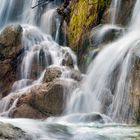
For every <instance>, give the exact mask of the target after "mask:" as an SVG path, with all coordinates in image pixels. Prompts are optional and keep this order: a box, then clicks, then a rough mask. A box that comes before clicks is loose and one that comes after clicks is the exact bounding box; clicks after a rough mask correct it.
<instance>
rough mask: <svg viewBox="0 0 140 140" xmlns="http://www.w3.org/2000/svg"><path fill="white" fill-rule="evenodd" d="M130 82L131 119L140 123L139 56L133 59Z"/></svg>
mask: <svg viewBox="0 0 140 140" xmlns="http://www.w3.org/2000/svg"><path fill="white" fill-rule="evenodd" d="M129 82H130V87H129V88H130V89H129V92H130V93H129V100H130V103H131V104H130V111H131V113H132V115H131V118H130V120H129V121H130V122H132V123H138V124H140V58H139V57H137V56H136V57H134V59H133V67H132V70H131V75H130V81H129Z"/></svg>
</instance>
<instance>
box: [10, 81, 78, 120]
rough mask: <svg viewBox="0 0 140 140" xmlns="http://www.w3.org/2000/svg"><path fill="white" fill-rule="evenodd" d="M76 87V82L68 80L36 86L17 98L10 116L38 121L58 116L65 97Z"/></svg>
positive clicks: (61, 110) (62, 107)
mask: <svg viewBox="0 0 140 140" xmlns="http://www.w3.org/2000/svg"><path fill="white" fill-rule="evenodd" d="M76 87H77V82H76V81H74V80H68V79H55V80H53V81H52V82H49V83H44V84H41V85H36V86H34V87H32V88H31V90H29V91H28V92H26V94H24V95H23V96H21V97H20V98H19V101H18V103H17V107H16V108H14V109H13V110H11V112H10V115H11V117H14V118H22V117H25V118H39V119H40V118H46V117H49V116H56V115H60V114H61V113H62V112H63V109H64V105H65V101H66V99H65V98H66V96H67V97H68V94H70V93H71V92H72V91H73V90H74V89H75V88H76ZM66 91H67V92H66ZM66 93H67V95H66Z"/></svg>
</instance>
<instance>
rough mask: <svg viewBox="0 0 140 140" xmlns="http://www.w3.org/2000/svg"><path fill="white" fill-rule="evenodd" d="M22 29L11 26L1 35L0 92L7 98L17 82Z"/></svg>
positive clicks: (17, 26)
mask: <svg viewBox="0 0 140 140" xmlns="http://www.w3.org/2000/svg"><path fill="white" fill-rule="evenodd" d="M21 34H22V27H21V26H20V25H9V26H8V27H6V28H5V29H4V30H3V31H1V33H0V68H1V71H0V91H1V96H2V97H4V96H6V95H7V94H8V93H9V92H10V90H11V86H12V84H13V83H14V81H15V80H16V72H17V69H18V64H19V61H20V58H21V55H22V46H21Z"/></svg>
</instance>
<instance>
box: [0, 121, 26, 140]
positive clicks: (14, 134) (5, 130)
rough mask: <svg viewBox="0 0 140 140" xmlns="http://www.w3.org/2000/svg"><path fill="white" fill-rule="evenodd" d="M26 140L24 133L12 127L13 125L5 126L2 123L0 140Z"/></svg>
mask: <svg viewBox="0 0 140 140" xmlns="http://www.w3.org/2000/svg"><path fill="white" fill-rule="evenodd" d="M20 139H26V138H25V134H24V132H23V131H22V130H21V129H19V128H17V127H14V126H12V125H11V124H5V123H2V122H0V140H20Z"/></svg>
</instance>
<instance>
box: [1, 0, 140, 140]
mask: <svg viewBox="0 0 140 140" xmlns="http://www.w3.org/2000/svg"><path fill="white" fill-rule="evenodd" d="M62 2H63V0H54V1H53V2H52V1H49V2H47V4H46V5H43V6H39V7H36V8H34V9H31V5H32V6H35V5H36V4H38V1H37V0H34V1H33V3H32V1H29V0H20V1H19V0H9V1H7V0H0V4H1V8H0V28H3V27H4V26H5V25H7V24H9V23H15V22H18V23H20V24H21V27H22V29H23V32H22V37H21V40H22V44H21V45H22V47H23V50H24V51H23V55H22V60H21V64H19V68H20V70H19V74H18V75H19V77H18V78H17V81H15V83H14V84H13V86H12V90H11V93H9V94H8V95H7V96H6V97H4V98H2V99H1V100H0V116H1V117H0V119H1V120H0V121H1V122H4V123H10V124H12V125H14V126H15V127H19V128H21V129H22V130H23V131H24V132H25V136H26V135H27V136H28V135H29V136H31V138H29V139H31V140H43V139H44V140H58V139H59V140H90V139H95V140H108V139H110V140H120V139H124V140H128V139H131V138H132V139H133V138H136V137H138V138H139V134H140V129H139V127H137V126H131V125H130V126H129V125H126V124H120V123H129V118H133V112H132V110H131V105H130V100H129V88H130V81H129V80H130V79H129V75H130V72H131V70H132V60H133V56H138V57H140V49H139V47H140V31H139V27H138V26H139V23H140V13H139V7H140V0H137V2H136V4H135V7H134V10H133V15H132V18H131V22H130V25H129V26H128V31H127V32H125V33H124V34H123V35H122V36H121V37H120V38H118V39H117V40H115V41H113V42H110V43H109V44H106V45H105V46H104V47H103V49H102V50H101V51H100V52H99V54H98V55H97V56H96V57H95V59H94V60H93V61H92V62H91V64H90V66H89V67H88V71H87V73H86V75H82V81H80V82H79V84H78V88H76V89H75V90H74V91H73V89H69V90H65V89H64V92H65V93H67V92H69V93H70V94H68V95H69V96H66V97H64V98H66V107H65V109H64V112H63V114H62V116H60V117H58V116H57V117H49V118H47V119H46V120H34V119H23V118H22V119H10V118H8V117H9V116H10V111H12V110H13V109H14V108H15V107H16V106H17V103H18V100H19V98H20V97H21V96H23V95H28V94H30V93H31V92H30V91H31V90H32V87H33V86H36V85H41V84H42V83H43V78H44V75H45V73H46V69H47V68H51V67H53V66H57V67H59V68H62V70H61V72H62V74H61V79H66V81H65V82H66V84H67V85H68V84H69V81H70V80H72V79H71V75H70V69H67V67H66V66H64V64H63V63H64V59H65V58H66V57H68V56H69V55H70V57H71V59H72V62H73V65H74V66H73V70H78V66H77V59H76V56H75V54H74V53H73V51H72V50H71V49H70V48H68V47H66V46H61V45H60V44H62V43H61V42H60V41H62V40H63V45H64V44H66V37H65V36H64V38H63V39H62V38H61V34H60V32H61V31H60V30H61V28H60V25H61V16H60V15H58V13H57V12H56V7H57V6H59V5H60V4H61V3H62ZM17 4H18V6H17ZM120 5H121V0H112V3H111V8H112V9H113V13H112V15H111V17H112V19H111V23H112V24H111V25H105V26H102V27H101V28H99V30H98V32H97V36H96V37H97V40H96V41H98V42H99V43H100V41H101V39H102V38H103V36H106V33H107V32H108V31H109V30H114V29H115V30H118V31H120V30H122V28H120V27H118V26H117V25H116V23H117V21H116V20H117V17H118V16H119V15H118V13H119V10H120ZM6 10H7V11H6ZM15 11H16V12H15ZM63 26H64V28H65V30H66V26H67V25H66V23H64V25H63ZM60 38H61V39H62V40H60ZM47 86H48V85H47ZM43 92H44V91H43ZM45 92H46V91H45ZM55 92H57V91H55ZM65 95H66V94H65ZM45 105H46V104H45ZM6 117H7V118H6ZM27 139H28V137H27Z"/></svg>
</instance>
